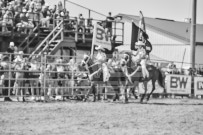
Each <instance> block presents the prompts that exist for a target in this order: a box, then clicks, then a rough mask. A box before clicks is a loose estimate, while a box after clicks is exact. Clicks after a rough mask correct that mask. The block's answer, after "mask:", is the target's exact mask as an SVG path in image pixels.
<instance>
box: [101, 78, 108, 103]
mask: <svg viewBox="0 0 203 135" xmlns="http://www.w3.org/2000/svg"><path fill="white" fill-rule="evenodd" d="M102 93H103V100H107V82H105V84H104V87H103V88H102Z"/></svg>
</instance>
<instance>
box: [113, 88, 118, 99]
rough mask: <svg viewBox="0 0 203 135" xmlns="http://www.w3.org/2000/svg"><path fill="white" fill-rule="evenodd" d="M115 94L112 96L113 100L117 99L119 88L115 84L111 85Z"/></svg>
mask: <svg viewBox="0 0 203 135" xmlns="http://www.w3.org/2000/svg"><path fill="white" fill-rule="evenodd" d="M113 89H114V92H115V95H114V97H113V101H116V100H119V88H118V87H117V86H113Z"/></svg>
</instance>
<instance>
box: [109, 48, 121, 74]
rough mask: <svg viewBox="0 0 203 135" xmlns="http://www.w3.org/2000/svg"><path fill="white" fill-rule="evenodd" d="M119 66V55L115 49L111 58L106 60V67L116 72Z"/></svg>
mask: <svg viewBox="0 0 203 135" xmlns="http://www.w3.org/2000/svg"><path fill="white" fill-rule="evenodd" d="M119 65H120V60H119V53H118V49H115V50H114V51H113V54H112V58H111V59H109V60H108V66H109V67H110V69H114V70H118V68H119Z"/></svg>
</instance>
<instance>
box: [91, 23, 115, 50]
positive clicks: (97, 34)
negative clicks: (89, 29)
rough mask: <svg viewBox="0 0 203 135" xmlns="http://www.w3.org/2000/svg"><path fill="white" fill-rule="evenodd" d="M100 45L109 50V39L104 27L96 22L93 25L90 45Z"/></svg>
mask: <svg viewBox="0 0 203 135" xmlns="http://www.w3.org/2000/svg"><path fill="white" fill-rule="evenodd" d="M95 45H96V46H102V47H103V48H106V49H108V50H111V39H110V37H109V36H108V35H107V34H106V32H105V29H104V28H103V27H102V26H100V25H98V24H97V23H96V24H95V25H94V32H93V39H92V46H95Z"/></svg>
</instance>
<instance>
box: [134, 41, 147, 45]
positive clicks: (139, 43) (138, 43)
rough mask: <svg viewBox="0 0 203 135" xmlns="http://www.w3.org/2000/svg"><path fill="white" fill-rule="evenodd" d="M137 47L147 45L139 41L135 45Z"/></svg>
mask: <svg viewBox="0 0 203 135" xmlns="http://www.w3.org/2000/svg"><path fill="white" fill-rule="evenodd" d="M135 45H138V46H141V45H145V44H144V43H143V42H142V41H138V42H136V43H135Z"/></svg>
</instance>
